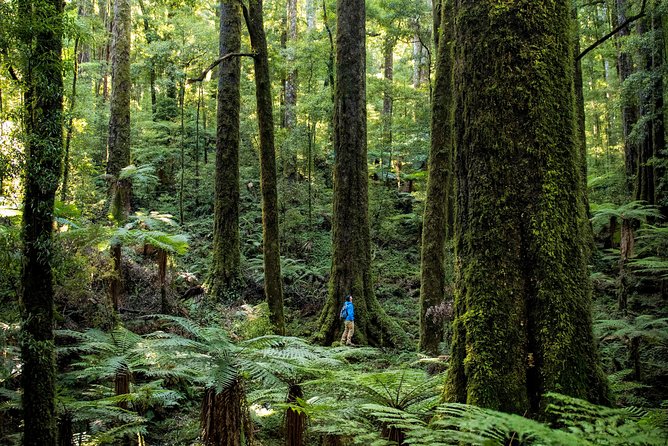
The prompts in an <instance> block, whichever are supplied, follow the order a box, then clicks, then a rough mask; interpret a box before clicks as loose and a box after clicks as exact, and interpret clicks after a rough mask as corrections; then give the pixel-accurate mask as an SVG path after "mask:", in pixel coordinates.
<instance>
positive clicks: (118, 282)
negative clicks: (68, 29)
mask: <svg viewBox="0 0 668 446" xmlns="http://www.w3.org/2000/svg"><path fill="white" fill-rule="evenodd" d="M131 31H132V30H131V21H130V0H115V1H114V20H113V25H112V42H111V98H110V101H109V102H110V107H111V108H110V114H109V139H108V145H107V175H108V176H109V179H110V181H111V184H110V188H109V210H110V213H111V214H112V216H113V218H114V220H115V222H116V224H117V225H119V226H120V225H122V224H123V223H124V222H125V220H126V219H127V217H128V214H129V212H130V194H131V184H130V181H128V180H127V179H121V178H120V175H121V170H122V169H123V168H124V167H126V166H128V165H129V164H130V92H131V89H132V83H131V79H130V33H131ZM111 257H112V262H113V267H114V274H113V276H112V279H111V284H110V293H111V300H112V303H113V305H114V309H115V310H118V308H119V305H120V296H121V294H122V290H123V282H122V272H121V269H122V264H121V247H120V245H118V244H116V245H114V246H112V247H111Z"/></svg>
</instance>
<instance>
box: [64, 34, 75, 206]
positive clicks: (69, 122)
mask: <svg viewBox="0 0 668 446" xmlns="http://www.w3.org/2000/svg"><path fill="white" fill-rule="evenodd" d="M78 50H79V38H78V37H77V38H76V39H74V56H73V58H74V68H73V69H72V96H70V107H69V115H70V116H69V117H68V119H67V133H66V135H65V158H64V159H63V184H62V186H61V189H60V201H62V202H65V201H66V200H67V187H68V185H69V178H70V143H71V142H72V131H73V129H74V105H75V104H76V98H77V79H78V78H79V59H78V55H77V53H78Z"/></svg>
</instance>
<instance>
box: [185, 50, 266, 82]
mask: <svg viewBox="0 0 668 446" xmlns="http://www.w3.org/2000/svg"><path fill="white" fill-rule="evenodd" d="M244 56H247V57H255V53H228V54H226V55H224V56H223V57H219V58H218V59H216V60H214V61H213V63H211V65H209V66H208V67H207V68H206V69H205V70H204V71H202V74H200V75H199V77H196V78H192V79H188V81H187V82H188V83H189V84H193V83H195V82H202V81H203V80H204V78H205V77H206V75H207V73H208V72H209V71H211V70H213V69H214V68H216V67H217V66H218V65H219V64H220V63H221V62H223V61H224V60H227V59H230V58H232V57H244Z"/></svg>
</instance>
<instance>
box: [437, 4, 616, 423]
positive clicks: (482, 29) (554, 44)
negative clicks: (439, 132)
mask: <svg viewBox="0 0 668 446" xmlns="http://www.w3.org/2000/svg"><path fill="white" fill-rule="evenodd" d="M456 12H457V19H456V23H457V25H456V29H455V53H454V76H453V78H454V91H455V103H456V111H455V116H457V117H458V119H456V120H455V145H456V156H455V175H456V185H457V186H456V187H457V217H456V221H455V249H456V260H455V262H456V288H455V322H454V338H453V350H452V359H451V366H450V371H449V376H448V380H447V383H446V397H447V398H449V399H451V400H455V401H460V402H467V403H471V404H476V405H480V406H484V407H490V408H494V409H500V410H504V411H511V412H517V413H525V412H526V411H527V410H529V411H531V410H538V408H539V405H540V396H541V395H542V394H543V393H544V392H548V391H557V392H561V393H565V394H568V395H572V396H576V397H581V398H587V399H589V400H592V401H596V402H602V401H606V399H607V385H606V381H605V378H604V376H603V375H602V373H601V370H600V367H599V360H598V357H597V353H596V346H595V343H594V338H593V334H592V321H591V297H590V286H589V283H588V275H587V269H586V253H585V250H583V246H585V245H587V244H588V243H589V240H586V237H584V236H583V234H582V226H581V224H580V222H581V221H582V219H583V218H584V212H585V210H584V206H583V203H582V199H581V196H582V195H581V194H582V192H581V181H580V171H579V164H578V159H579V155H578V145H577V140H576V129H575V125H576V123H575V114H574V94H573V71H574V60H573V54H572V53H573V45H572V40H571V35H572V34H571V32H572V26H573V23H572V20H571V11H570V2H569V1H567V0H517V1H514V2H503V3H499V2H498V1H495V0H475V1H474V0H458V1H457V11H456ZM518 173H521V175H520V174H518Z"/></svg>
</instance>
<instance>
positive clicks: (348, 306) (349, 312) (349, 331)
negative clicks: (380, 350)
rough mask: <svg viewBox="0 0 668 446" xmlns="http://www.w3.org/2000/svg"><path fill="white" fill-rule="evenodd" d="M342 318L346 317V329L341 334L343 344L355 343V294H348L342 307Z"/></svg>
mask: <svg viewBox="0 0 668 446" xmlns="http://www.w3.org/2000/svg"><path fill="white" fill-rule="evenodd" d="M340 316H341V318H345V322H344V324H345V329H344V330H343V335H342V336H341V344H343V343H344V342H345V343H346V345H353V333H354V332H355V307H354V306H353V296H351V295H348V296H347V297H346V301H345V302H344V303H343V308H341V314H340Z"/></svg>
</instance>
